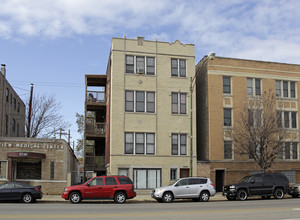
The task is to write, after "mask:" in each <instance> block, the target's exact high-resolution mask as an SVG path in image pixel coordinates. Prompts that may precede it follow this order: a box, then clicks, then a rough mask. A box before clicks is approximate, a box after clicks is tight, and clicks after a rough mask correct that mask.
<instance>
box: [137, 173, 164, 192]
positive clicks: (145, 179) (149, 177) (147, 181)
mask: <svg viewBox="0 0 300 220" xmlns="http://www.w3.org/2000/svg"><path fill="white" fill-rule="evenodd" d="M133 182H134V186H135V188H136V189H153V188H157V187H160V186H161V169H133Z"/></svg>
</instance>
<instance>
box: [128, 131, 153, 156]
mask: <svg viewBox="0 0 300 220" xmlns="http://www.w3.org/2000/svg"><path fill="white" fill-rule="evenodd" d="M126 133H131V134H133V153H132V154H127V153H126V142H125V140H126V138H124V154H125V155H156V134H155V133H154V132H125V133H124V135H125V137H126ZM136 134H143V135H144V153H143V154H137V153H136V141H135V136H136ZM147 134H154V154H147Z"/></svg>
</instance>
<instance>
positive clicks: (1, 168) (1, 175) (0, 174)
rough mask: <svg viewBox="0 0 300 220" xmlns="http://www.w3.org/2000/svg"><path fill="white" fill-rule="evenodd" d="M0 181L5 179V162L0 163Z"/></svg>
mask: <svg viewBox="0 0 300 220" xmlns="http://www.w3.org/2000/svg"><path fill="white" fill-rule="evenodd" d="M0 179H7V161H3V160H1V161H0Z"/></svg>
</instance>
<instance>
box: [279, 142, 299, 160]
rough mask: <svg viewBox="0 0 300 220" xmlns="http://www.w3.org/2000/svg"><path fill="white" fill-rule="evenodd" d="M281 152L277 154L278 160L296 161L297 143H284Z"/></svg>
mask: <svg viewBox="0 0 300 220" xmlns="http://www.w3.org/2000/svg"><path fill="white" fill-rule="evenodd" d="M282 144H283V145H282V147H283V148H282V150H281V151H280V152H279V153H278V159H285V160H291V159H292V160H298V143H297V142H284V143H282Z"/></svg>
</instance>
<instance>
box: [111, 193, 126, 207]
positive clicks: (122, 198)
mask: <svg viewBox="0 0 300 220" xmlns="http://www.w3.org/2000/svg"><path fill="white" fill-rule="evenodd" d="M114 200H115V203H118V204H122V203H125V202H126V194H125V193H123V192H117V193H116V194H115V198H114Z"/></svg>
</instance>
